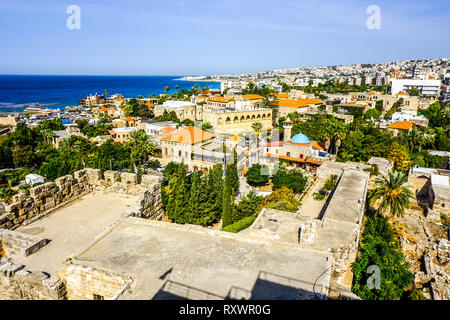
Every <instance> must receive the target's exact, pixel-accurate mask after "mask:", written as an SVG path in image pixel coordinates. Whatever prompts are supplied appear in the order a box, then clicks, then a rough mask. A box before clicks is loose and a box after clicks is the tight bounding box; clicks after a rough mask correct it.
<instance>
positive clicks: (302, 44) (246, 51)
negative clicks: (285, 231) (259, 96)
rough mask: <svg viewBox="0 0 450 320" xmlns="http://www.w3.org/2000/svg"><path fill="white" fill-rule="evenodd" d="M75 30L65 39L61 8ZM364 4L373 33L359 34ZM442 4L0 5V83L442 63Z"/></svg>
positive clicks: (325, 0) (129, 0)
mask: <svg viewBox="0 0 450 320" xmlns="http://www.w3.org/2000/svg"><path fill="white" fill-rule="evenodd" d="M72 4H73V5H78V6H79V7H80V9H81V29H80V30H69V29H67V28H66V20H67V18H68V17H69V14H67V13H66V9H67V7H68V6H69V5H72ZM369 5H378V6H379V7H380V9H381V29H380V30H369V29H367V27H366V20H367V18H368V16H369V15H368V14H367V13H366V9H367V7H368V6H369ZM448 21H450V5H449V2H448V0H429V1H426V0H422V1H416V0H396V1H376V0H372V1H364V0H339V1H335V0H308V1H303V0H277V1H276V0H271V1H269V0H245V1H243V0H240V1H238V0H228V1H222V0H209V1H204V0H70V1H65V0H39V1H35V0H1V1H0V39H1V50H0V74H83V75H88V74H104V75H163V74H164V75H174V74H177V75H179V74H219V73H241V72H257V71H266V70H272V69H278V68H288V67H297V66H299V67H302V66H320V65H338V64H352V63H375V62H387V61H394V60H401V59H421V58H438V57H449V52H450V41H449V37H448V35H449V34H450V24H449V23H448Z"/></svg>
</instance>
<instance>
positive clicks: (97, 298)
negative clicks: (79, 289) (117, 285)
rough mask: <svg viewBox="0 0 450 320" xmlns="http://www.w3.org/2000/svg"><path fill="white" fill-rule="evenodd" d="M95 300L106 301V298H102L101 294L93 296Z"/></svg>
mask: <svg viewBox="0 0 450 320" xmlns="http://www.w3.org/2000/svg"><path fill="white" fill-rule="evenodd" d="M93 297H94V300H105V297H104V296H101V295H99V294H96V293H94V294H93Z"/></svg>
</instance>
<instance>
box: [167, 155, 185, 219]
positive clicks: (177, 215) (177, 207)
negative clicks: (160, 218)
mask: <svg viewBox="0 0 450 320" xmlns="http://www.w3.org/2000/svg"><path fill="white" fill-rule="evenodd" d="M169 188H170V194H169V201H168V204H167V213H168V217H169V219H171V220H172V221H174V222H176V223H186V222H188V221H189V218H190V217H189V216H190V214H189V195H190V193H189V178H188V176H187V171H186V166H185V165H184V164H181V165H179V166H178V172H177V174H176V175H175V176H174V177H172V179H171V180H170V182H169Z"/></svg>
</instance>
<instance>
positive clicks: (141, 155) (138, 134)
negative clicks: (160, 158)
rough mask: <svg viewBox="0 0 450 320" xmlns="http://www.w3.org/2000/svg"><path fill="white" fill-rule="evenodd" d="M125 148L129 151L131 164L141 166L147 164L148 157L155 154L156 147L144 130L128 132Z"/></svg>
mask: <svg viewBox="0 0 450 320" xmlns="http://www.w3.org/2000/svg"><path fill="white" fill-rule="evenodd" d="M126 146H127V147H128V148H130V149H131V154H130V157H131V162H132V163H133V164H134V165H135V167H136V163H137V164H138V165H142V164H144V163H145V162H147V160H148V157H149V156H150V155H152V154H154V153H155V150H156V146H155V144H154V143H153V139H152V137H151V136H149V135H147V134H146V133H145V131H144V130H142V129H141V130H135V131H131V132H130V136H129V137H128V140H127V142H126Z"/></svg>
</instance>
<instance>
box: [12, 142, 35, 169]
mask: <svg viewBox="0 0 450 320" xmlns="http://www.w3.org/2000/svg"><path fill="white" fill-rule="evenodd" d="M12 156H13V161H14V166H15V167H16V168H20V167H24V166H26V167H31V166H34V165H35V164H36V155H35V152H34V151H33V148H32V147H31V146H30V145H28V146H24V147H16V148H14V149H13V152H12Z"/></svg>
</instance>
